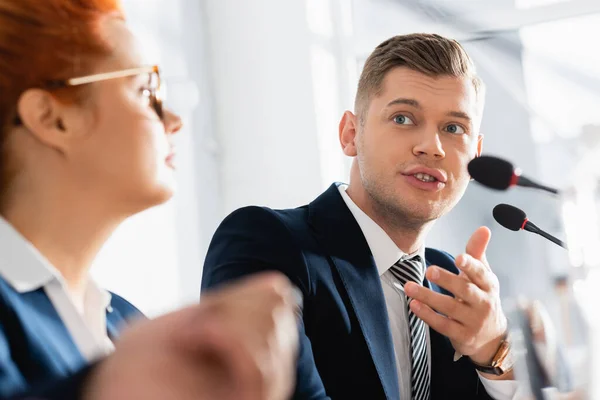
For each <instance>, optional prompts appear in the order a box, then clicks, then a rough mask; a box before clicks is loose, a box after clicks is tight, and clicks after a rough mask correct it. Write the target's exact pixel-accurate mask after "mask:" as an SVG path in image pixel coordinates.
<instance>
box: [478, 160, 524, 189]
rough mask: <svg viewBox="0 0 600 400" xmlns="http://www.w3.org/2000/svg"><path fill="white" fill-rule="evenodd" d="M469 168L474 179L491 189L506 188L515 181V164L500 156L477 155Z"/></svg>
mask: <svg viewBox="0 0 600 400" xmlns="http://www.w3.org/2000/svg"><path fill="white" fill-rule="evenodd" d="M467 168H468V170H469V174H470V175H471V177H472V178H473V179H475V180H476V181H477V182H479V183H481V184H482V185H484V186H487V187H489V188H491V189H496V190H506V189H508V188H509V186H511V185H512V184H513V183H514V182H513V180H514V178H513V177H514V175H515V168H514V166H513V165H512V164H511V163H510V162H508V161H506V160H503V159H501V158H498V157H492V156H480V157H476V158H474V159H473V160H471V162H470V163H469V165H468V167H467Z"/></svg>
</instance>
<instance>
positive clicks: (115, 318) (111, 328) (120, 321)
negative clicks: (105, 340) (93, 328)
mask: <svg viewBox="0 0 600 400" xmlns="http://www.w3.org/2000/svg"><path fill="white" fill-rule="evenodd" d="M126 323H127V321H126V320H125V318H123V315H122V314H121V313H120V312H119V310H117V309H116V308H113V307H112V306H110V307H108V308H107V310H106V332H107V333H108V337H109V338H110V340H112V341H113V342H114V341H115V340H117V339H119V335H120V332H121V330H122V329H123V326H124V325H125V324H126Z"/></svg>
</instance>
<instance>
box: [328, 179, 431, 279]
mask: <svg viewBox="0 0 600 400" xmlns="http://www.w3.org/2000/svg"><path fill="white" fill-rule="evenodd" d="M347 187H348V186H347V185H339V186H338V190H339V191H340V195H341V196H342V199H344V202H345V203H346V206H348V208H349V209H350V212H351V213H352V215H353V216H354V219H355V220H356V222H357V223H358V226H359V227H360V229H361V231H362V233H363V235H364V236H365V239H366V241H367V244H368V245H369V248H370V249H371V253H372V254H373V259H374V260H375V266H376V267H377V272H378V273H379V276H381V275H383V274H384V273H385V272H386V271H387V270H388V269H390V267H391V266H392V265H394V264H395V263H396V262H398V261H399V260H401V259H407V258H412V257H414V256H416V255H419V256H421V259H422V260H423V263H425V246H421V248H420V249H419V250H417V251H416V252H414V253H412V254H406V253H404V252H403V251H402V250H400V249H399V248H398V246H396V243H394V241H393V240H392V239H391V238H390V237H389V236H388V234H387V233H385V231H384V230H383V229H382V228H381V227H380V226H379V225H377V223H376V222H375V221H373V220H372V219H371V217H369V216H368V215H367V214H366V213H365V212H364V211H363V210H361V209H360V207H358V206H357V205H356V203H355V202H354V201H353V200H352V199H351V198H350V196H348V193H346V188H347Z"/></svg>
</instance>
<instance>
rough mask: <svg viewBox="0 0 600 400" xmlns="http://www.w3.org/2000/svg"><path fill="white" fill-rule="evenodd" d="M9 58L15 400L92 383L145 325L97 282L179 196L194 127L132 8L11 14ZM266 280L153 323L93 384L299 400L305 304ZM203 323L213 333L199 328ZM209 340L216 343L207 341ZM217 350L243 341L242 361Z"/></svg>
mask: <svg viewBox="0 0 600 400" xmlns="http://www.w3.org/2000/svg"><path fill="white" fill-rule="evenodd" d="M0 54H1V56H0V123H1V126H2V128H1V131H0V398H2V397H7V396H10V395H14V394H16V393H19V392H24V391H27V390H37V389H38V388H39V387H40V386H41V385H44V384H45V383H47V382H54V383H56V382H58V381H60V380H61V379H65V378H68V377H72V376H75V375H77V373H78V372H80V371H82V368H85V367H86V365H88V364H89V363H91V362H93V361H95V360H97V359H99V358H102V357H103V356H105V355H107V354H110V353H111V352H113V350H114V348H115V343H116V339H117V338H118V337H119V334H120V333H121V331H122V330H123V328H124V327H126V326H127V325H128V324H130V323H131V322H132V321H134V320H136V319H139V318H140V317H142V316H141V313H140V312H139V311H138V310H137V309H136V308H135V307H134V306H133V305H131V304H130V303H128V302H127V301H126V300H124V299H123V298H121V297H119V296H117V295H116V294H114V293H109V292H107V291H105V290H103V289H102V288H100V287H98V286H97V285H96V284H95V283H94V282H93V281H92V280H91V279H90V276H89V268H90V266H91V264H92V263H93V261H94V258H95V257H96V255H97V253H98V251H99V250H100V248H101V247H102V245H103V244H104V243H105V241H106V240H107V239H108V238H109V236H110V235H111V234H112V232H113V231H114V230H115V228H117V226H118V225H119V224H120V223H122V222H123V221H124V220H125V219H126V218H128V217H129V216H131V215H133V214H136V213H138V212H140V211H143V210H145V209H148V208H150V207H153V206H155V205H158V204H161V203H163V202H165V201H167V200H168V199H169V198H170V197H171V196H172V195H173V189H174V181H175V180H174V171H173V158H174V152H173V146H172V141H171V139H172V137H173V135H175V134H176V133H177V132H178V131H179V130H180V128H181V120H180V118H179V117H178V116H177V115H175V114H173V113H172V112H171V111H169V110H167V109H165V108H163V106H162V101H161V99H160V96H159V93H160V86H161V81H160V73H159V68H158V67H157V66H155V65H145V64H144V63H143V62H142V57H141V55H140V54H139V52H138V46H137V44H136V42H135V40H134V38H133V36H132V34H131V32H130V31H129V30H128V28H127V26H126V24H125V21H124V16H123V13H122V10H121V8H120V5H119V2H118V1H117V0H0ZM264 279H266V281H267V283H265V282H259V283H258V284H257V283H256V282H249V283H246V284H242V285H238V286H237V287H235V288H230V289H227V290H229V292H227V293H228V295H223V296H220V297H219V296H218V295H217V296H215V298H216V299H217V300H210V301H209V300H207V301H206V302H203V303H202V304H201V305H200V306H196V307H194V308H191V309H188V310H183V311H180V312H178V313H175V314H173V315H169V316H165V317H163V318H161V319H159V320H157V321H151V322H146V323H142V324H141V325H140V326H139V327H138V328H137V329H134V330H133V331H132V333H131V334H130V336H129V339H127V340H125V341H124V344H123V350H119V349H120V347H119V345H118V344H117V352H116V353H115V355H114V357H109V359H108V360H106V362H105V363H101V364H100V366H99V367H98V368H97V369H95V370H92V371H91V372H90V374H91V376H92V377H93V379H92V378H90V380H87V381H86V382H96V380H100V382H102V385H99V386H100V387H102V388H103V390H107V387H109V386H110V385H107V384H106V383H110V382H113V383H115V385H116V383H117V382H118V383H120V386H118V385H117V386H116V387H117V388H121V389H122V388H123V387H124V386H127V385H123V384H124V382H123V379H125V377H127V378H130V379H131V385H132V386H134V383H135V384H136V385H137V386H136V387H143V386H144V385H145V386H146V387H147V388H153V391H152V393H153V394H154V395H158V394H159V393H162V394H165V393H171V394H173V395H174V396H177V392H175V391H172V392H171V391H169V390H170V389H169V390H167V391H166V392H160V389H159V388H158V387H157V385H159V384H163V383H167V382H165V381H166V380H168V378H169V374H173V376H172V377H173V382H174V381H175V380H179V381H178V384H177V389H175V388H172V389H173V390H183V389H182V388H185V390H186V393H188V394H190V395H192V394H193V395H194V397H191V398H199V397H200V394H201V393H202V390H206V391H208V390H212V391H213V392H212V393H213V394H214V393H217V392H218V391H219V390H225V389H226V390H225V392H227V393H228V395H231V396H232V398H243V397H241V396H242V394H243V396H246V395H248V396H252V393H254V396H255V397H248V398H269V399H271V398H272V399H276V398H284V397H285V395H287V394H288V393H289V389H290V388H291V385H292V382H291V381H292V375H293V374H292V366H291V365H292V358H293V354H294V351H295V350H294V349H295V338H296V336H295V335H296V328H295V323H294V322H295V317H294V305H293V301H292V299H293V297H292V294H291V288H290V287H289V282H287V281H282V278H279V277H275V278H274V277H266V278H264ZM273 279H275V281H276V282H277V283H275V284H273V282H272V280H273ZM278 279H279V280H278ZM269 282H270V283H269ZM236 293H244V295H243V296H241V295H237V294H236ZM241 300H244V301H241ZM242 316H243V317H242ZM195 319H198V320H199V321H201V322H198V324H201V325H202V326H203V327H204V328H202V329H192V328H190V327H191V325H189V324H192V322H191V321H192V320H195ZM183 320H185V321H187V324H184V323H183V322H181V321H183ZM178 321H179V322H180V323H178ZM202 321H205V322H202ZM211 321H212V322H211ZM240 321H244V322H245V323H244V324H243V325H241V322H240ZM207 324H208V325H207ZM144 326H146V328H144ZM206 326H209V327H208V328H207V327H206ZM178 327H179V328H180V330H181V329H183V330H185V332H180V331H179V330H178V329H177V328H178ZM188 328H190V329H189V332H187V330H188ZM199 332H205V333H206V332H213V334H212V335H211V334H210V333H206V336H205V339H203V341H202V340H201V339H199V338H198V337H197V334H198V333H199ZM188 335H189V336H188ZM183 337H185V338H183ZM211 337H227V338H228V339H227V346H224V345H223V343H220V342H219V340H217V339H214V340H213V341H212V342H211V341H210V340H209V338H211ZM165 341H167V342H169V343H175V345H173V346H162V345H163V344H164V343H165ZM177 343H178V344H177ZM182 343H183V344H182ZM141 346H147V347H148V348H147V349H144V351H142V349H141ZM236 346H237V348H236ZM157 347H158V348H157ZM207 349H209V350H210V351H208V350H207ZM232 349H235V350H232ZM182 350H186V351H185V352H183V353H181V352H182ZM207 351H208V352H207ZM120 354H127V355H128V356H127V357H125V356H121V355H120ZM206 354H210V357H206ZM265 360H268V362H266V363H265ZM154 363H156V364H154ZM224 366H226V367H227V368H225V367H224ZM83 371H84V374H87V373H88V372H85V371H87V370H86V369H83ZM115 371H116V372H118V373H116V372H115ZM131 371H136V373H131ZM219 371H221V372H220V373H221V374H220V375H219V376H218V377H214V376H211V374H215V373H216V372H219ZM223 371H226V373H223ZM128 372H129V373H128ZM177 372H179V373H177ZM186 374H189V377H194V378H193V379H189V380H188V382H187V383H189V387H188V386H186V385H183V386H182V385H181V380H182V379H184V377H185V376H186ZM265 374H266V375H265ZM267 375H268V376H269V380H270V381H269V382H266V380H265V379H263V378H264V377H265V376H267ZM199 376H203V377H205V379H201V378H199ZM175 377H176V378H177V379H175ZM224 377H226V379H224ZM248 377H251V378H252V379H250V378H248ZM134 378H135V379H134ZM159 378H160V379H159ZM218 378H220V379H218ZM134 381H135V382H134ZM271 381H272V382H271ZM66 382H67V383H69V381H68V380H67V381H66ZM128 382H129V381H128ZM219 382H225V383H224V386H223V387H219V388H215V387H209V386H210V385H207V384H208V383H211V384H212V385H213V386H214V385H215V384H217V383H219ZM201 383H203V384H205V386H203V387H200V384H201ZM245 385H246V386H245ZM248 385H250V386H248ZM252 385H254V386H252ZM257 385H259V386H260V387H259V388H258V389H257ZM161 387H164V386H161ZM251 387H253V389H251V390H250V388H251ZM188 389H189V390H188ZM236 390H238V392H237V393H234V392H235V391H236ZM225 392H222V393H221V392H219V393H221V395H223V396H224V394H223V393H225ZM93 393H95V394H98V393H96V392H93ZM119 393H121V394H123V392H122V391H121V392H115V393H112V394H111V395H110V396H109V397H105V398H118V397H119ZM149 394H150V393H147V394H144V398H149V397H148V396H147V395H149ZM205 394H206V393H205ZM138 395H140V393H136V392H130V393H128V394H127V395H125V396H124V397H123V398H138V397H137V396H138ZM221 395H220V396H221ZM65 396H66V395H65ZM58 398H66V397H61V396H60V395H59V396H58ZM99 398H101V397H99ZM159 398H160V397H159ZM163 398H167V397H163ZM206 398H210V395H209V396H208V397H206ZM220 398H224V397H220Z"/></svg>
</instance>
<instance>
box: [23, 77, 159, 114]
mask: <svg viewBox="0 0 600 400" xmlns="http://www.w3.org/2000/svg"><path fill="white" fill-rule="evenodd" d="M141 74H150V76H152V74H156V78H157V85H156V87H155V88H150V105H151V106H152V109H153V110H154V112H156V115H158V118H160V120H161V121H162V120H163V119H164V110H163V101H162V99H161V98H160V96H159V95H158V92H160V87H161V79H160V70H159V68H158V65H147V66H143V67H136V68H127V69H123V70H119V71H111V72H101V73H98V74H93V75H84V76H79V77H76V78H69V79H55V80H51V81H48V82H46V84H45V85H44V88H45V89H47V90H57V89H63V88H67V87H74V86H81V85H87V84H90V83H94V82H102V81H107V80H111V79H118V78H126V77H129V76H136V75H141ZM150 79H152V78H150ZM14 123H15V125H21V124H22V121H21V118H20V117H19V116H18V115H17V116H16V117H15V120H14Z"/></svg>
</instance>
